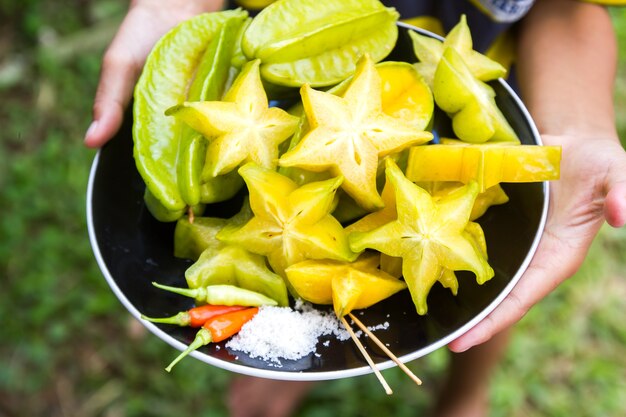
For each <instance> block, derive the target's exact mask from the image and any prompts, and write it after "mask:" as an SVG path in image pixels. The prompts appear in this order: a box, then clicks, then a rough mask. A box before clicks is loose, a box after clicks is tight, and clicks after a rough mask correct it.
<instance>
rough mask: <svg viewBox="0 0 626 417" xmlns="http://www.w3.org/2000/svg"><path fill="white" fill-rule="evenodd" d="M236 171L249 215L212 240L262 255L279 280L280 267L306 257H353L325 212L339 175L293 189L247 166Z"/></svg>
mask: <svg viewBox="0 0 626 417" xmlns="http://www.w3.org/2000/svg"><path fill="white" fill-rule="evenodd" d="M239 173H240V175H241V176H242V177H243V179H244V181H245V182H246V184H247V186H248V190H249V196H250V207H251V209H252V212H253V213H254V215H253V217H252V218H251V219H250V220H249V221H248V222H247V223H245V224H244V225H243V226H241V227H238V226H235V227H225V228H224V229H222V230H221V231H220V232H219V233H218V234H217V239H219V240H221V241H223V242H226V243H229V244H234V245H240V246H241V247H243V248H245V249H246V250H248V251H250V252H253V253H258V254H260V255H264V256H267V258H268V261H269V264H270V266H271V267H272V269H273V270H274V271H275V272H276V273H278V274H279V275H281V276H283V277H284V270H285V268H287V267H288V266H290V265H293V264H294V263H297V262H301V261H304V260H306V259H335V260H340V261H353V260H354V259H355V258H356V257H357V255H356V254H355V253H354V252H352V251H351V250H350V247H349V245H348V240H347V236H346V234H345V231H344V229H343V226H342V225H341V224H340V223H339V222H338V221H337V220H336V219H335V218H334V217H333V216H332V215H331V214H330V212H331V211H332V209H333V208H334V198H335V193H336V191H337V189H338V188H339V186H340V185H341V181H342V178H341V177H336V178H331V179H329V180H325V181H317V182H312V183H308V184H305V185H302V186H300V187H298V186H297V184H296V183H295V182H293V181H292V180H291V179H289V178H287V177H285V176H284V175H281V174H279V173H278V172H275V171H272V170H269V169H267V168H262V167H260V166H258V165H256V164H253V163H248V164H246V165H244V166H243V167H241V168H240V169H239Z"/></svg>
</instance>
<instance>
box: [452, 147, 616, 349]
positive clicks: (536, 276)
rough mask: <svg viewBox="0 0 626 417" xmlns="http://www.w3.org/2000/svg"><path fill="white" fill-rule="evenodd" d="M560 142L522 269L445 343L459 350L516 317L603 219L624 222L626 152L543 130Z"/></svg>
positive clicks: (556, 279)
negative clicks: (541, 218)
mask: <svg viewBox="0 0 626 417" xmlns="http://www.w3.org/2000/svg"><path fill="white" fill-rule="evenodd" d="M543 141H544V143H546V144H550V145H561V146H562V149H563V154H562V161H561V179H560V180H558V181H553V182H551V183H550V203H549V204H550V207H549V213H548V218H547V222H546V227H545V231H544V234H543V236H542V238H541V241H540V243H539V247H538V249H537V252H536V254H535V256H534V257H533V259H532V261H531V263H530V265H529V267H528V269H527V270H526V272H525V273H524V275H523V276H522V277H521V278H520V280H519V282H518V283H517V285H516V286H515V287H514V288H513V290H512V291H511V293H510V294H509V295H508V296H507V297H506V298H505V299H504V300H503V302H502V303H501V304H500V305H499V306H498V307H497V308H496V309H495V310H494V311H493V312H492V313H491V314H489V315H488V316H487V317H486V318H485V319H484V320H483V321H481V322H480V323H478V325H476V326H475V327H474V328H472V329H471V330H469V331H468V332H467V333H465V334H464V335H463V336H461V337H459V338H458V339H456V340H454V341H453V342H452V343H450V344H449V345H448V347H449V349H450V350H452V351H454V352H462V351H465V350H467V349H469V348H470V347H472V346H475V345H478V344H480V343H483V342H485V341H487V340H489V339H490V338H491V337H492V336H493V335H495V334H496V333H498V332H500V331H502V330H504V329H506V328H508V327H510V326H511V325H512V324H514V323H515V322H517V321H518V320H520V319H521V318H522V317H523V316H524V315H525V314H526V312H527V311H528V310H529V309H530V308H531V307H532V306H533V305H534V304H536V303H537V302H538V301H539V300H541V299H542V298H544V297H545V296H546V295H547V294H548V293H550V292H551V291H552V290H553V289H554V288H556V287H557V286H558V285H559V284H560V283H561V282H563V281H564V280H566V279H567V278H569V277H570V276H572V275H573V274H574V273H575V272H576V271H577V270H578V268H579V267H580V265H581V263H582V262H583V260H584V258H585V256H586V254H587V250H588V249H589V246H590V245H591V242H592V240H593V239H594V237H595V236H596V233H597V232H598V231H599V229H600V227H601V226H602V224H603V223H604V221H605V220H606V222H607V223H608V224H610V225H611V226H613V227H622V226H624V224H626V152H624V149H623V148H622V146H621V145H620V143H619V142H618V141H617V140H616V139H614V138H606V139H600V138H582V137H579V138H572V137H559V136H544V137H543Z"/></svg>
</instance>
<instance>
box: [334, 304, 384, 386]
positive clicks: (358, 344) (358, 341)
mask: <svg viewBox="0 0 626 417" xmlns="http://www.w3.org/2000/svg"><path fill="white" fill-rule="evenodd" d="M339 318H340V319H341V322H342V323H343V325H344V327H345V328H346V330H347V331H348V333H350V336H351V337H352V340H353V341H354V343H355V344H356V346H357V347H358V348H359V350H360V351H361V354H362V355H363V357H364V358H365V360H366V361H367V363H368V364H369V366H370V368H372V371H374V374H376V377H377V378H378V380H379V381H380V383H381V385H382V386H383V388H384V389H385V392H386V393H387V395H391V394H393V391H392V390H391V387H390V386H389V384H387V381H385V378H384V377H383V375H382V374H381V373H380V371H379V370H378V367H377V366H376V364H375V363H374V361H373V360H372V358H371V357H370V355H369V354H368V353H367V351H366V350H365V347H363V345H362V344H361V341H360V340H359V338H358V337H356V334H354V330H352V327H350V325H349V324H348V322H347V321H346V319H345V318H344V317H343V316H342V317H339Z"/></svg>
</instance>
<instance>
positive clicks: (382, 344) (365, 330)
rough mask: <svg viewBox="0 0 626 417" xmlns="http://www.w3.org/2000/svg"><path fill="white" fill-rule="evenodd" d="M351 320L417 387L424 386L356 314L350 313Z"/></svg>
mask: <svg viewBox="0 0 626 417" xmlns="http://www.w3.org/2000/svg"><path fill="white" fill-rule="evenodd" d="M348 314H349V316H350V318H351V319H352V320H353V321H354V322H355V323H356V324H357V326H359V327H360V328H361V330H363V331H364V332H365V333H366V334H367V335H368V336H369V337H370V339H372V340H373V341H374V343H376V344H377V345H378V347H379V348H381V349H382V351H383V352H385V354H386V355H387V356H389V358H390V359H391V360H392V361H394V362H395V363H396V365H398V367H399V368H400V369H402V370H403V371H404V373H405V374H407V375H408V376H409V377H410V378H411V379H412V380H413V381H414V382H415V383H416V384H417V385H422V380H421V379H419V378H418V377H417V376H416V375H415V374H414V373H413V372H412V371H411V370H410V369H409V368H407V366H406V365H405V364H403V363H402V362H401V361H400V359H398V357H397V356H396V355H394V354H393V352H391V351H390V350H389V349H388V348H387V346H385V344H384V343H383V342H381V340H380V339H379V338H378V337H376V335H374V333H372V332H371V331H370V330H369V329H368V328H367V326H365V325H364V324H363V323H362V322H361V320H359V319H357V318H356V317H355V316H354V314H352V313H348Z"/></svg>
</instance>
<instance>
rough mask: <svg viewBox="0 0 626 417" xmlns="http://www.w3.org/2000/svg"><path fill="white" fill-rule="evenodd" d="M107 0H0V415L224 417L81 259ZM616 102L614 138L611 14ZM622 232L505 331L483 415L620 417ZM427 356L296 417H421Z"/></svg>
mask: <svg viewBox="0 0 626 417" xmlns="http://www.w3.org/2000/svg"><path fill="white" fill-rule="evenodd" d="M126 4H127V2H126V1H122V0H99V1H94V0H67V1H65V2H51V1H38V0H22V1H20V2H16V1H11V0H0V95H1V97H2V102H1V104H0V190H1V193H0V209H1V210H2V216H0V280H1V281H0V285H2V291H0V416H7V417H12V416H74V417H80V416H107V417H123V416H142V417H143V416H174V415H196V416H226V415H227V414H228V413H227V410H226V408H225V403H224V400H225V392H226V386H227V383H228V381H229V379H230V377H231V375H230V374H229V373H227V372H225V371H221V370H219V369H214V368H211V367H209V366H204V365H203V366H198V362H196V361H195V360H192V359H190V360H188V361H183V362H182V363H181V364H179V365H178V367H177V369H176V372H173V373H172V374H167V373H166V372H164V371H163V366H164V365H166V364H167V363H168V362H169V360H170V359H171V358H173V356H174V354H175V353H176V352H174V350H173V349H172V348H170V347H169V346H167V345H166V344H165V343H164V342H161V341H160V340H159V339H157V338H156V337H154V336H152V335H150V334H146V332H145V331H144V330H143V327H142V326H141V325H140V324H138V323H137V322H136V321H135V320H134V319H131V318H130V315H129V314H127V312H126V311H125V309H124V307H123V306H122V305H121V304H120V303H119V302H118V300H117V299H116V298H115V296H114V295H113V293H112V292H111V291H110V290H109V288H108V286H107V284H106V282H105V280H104V279H103V278H102V277H101V274H100V272H99V270H98V268H97V265H96V263H95V260H94V258H93V256H92V252H91V248H90V246H89V241H88V237H87V230H86V224H85V192H86V186H87V179H88V175H89V168H90V164H91V161H92V159H93V157H94V155H95V151H93V150H88V149H86V148H84V147H83V146H82V138H83V134H84V131H85V129H86V128H87V126H88V124H89V122H90V117H91V105H92V100H93V96H94V93H95V88H96V83H97V79H98V72H99V66H100V59H101V57H102V53H103V51H104V48H105V47H106V45H107V44H108V42H109V41H110V39H111V37H112V36H113V34H114V32H115V29H116V28H117V26H118V25H119V23H120V20H121V18H122V17H123V15H124V13H125V11H126ZM612 13H613V17H614V21H615V25H616V29H617V32H618V36H619V42H620V53H621V55H620V69H619V71H620V74H619V77H618V81H617V84H616V90H615V100H616V105H617V115H618V124H619V129H620V132H621V137H622V138H626V10H623V9H615V10H613V11H612ZM625 267H626V229H621V230H614V229H610V228H608V227H607V228H604V229H603V230H602V232H601V233H600V235H599V236H598V238H597V239H596V241H595V243H594V245H593V247H592V249H591V252H590V254H589V257H588V259H587V260H586V262H585V264H584V266H583V268H582V269H581V270H580V272H579V273H578V274H577V275H576V277H574V278H572V279H571V280H569V281H568V282H566V283H565V284H564V285H562V286H560V287H559V288H558V289H557V290H556V291H555V292H554V293H552V294H551V295H550V296H549V297H548V298H546V299H545V300H544V301H543V302H542V303H541V304H539V305H538V306H537V307H535V308H534V309H533V310H532V311H531V312H530V313H529V314H528V315H527V316H526V317H525V318H524V320H523V321H522V322H521V323H520V324H519V325H518V327H517V331H516V332H515V334H514V337H513V340H512V345H511V348H510V349H509V351H508V354H507V356H506V359H505V361H504V363H503V364H502V367H501V368H500V369H499V370H498V372H497V374H496V376H495V379H494V383H493V389H492V400H493V404H494V408H493V411H492V415H493V416H508V417H511V416H568V417H572V416H615V417H618V416H625V415H626V325H624V317H626V301H625V300H626V268H625ZM446 360H447V355H446V353H445V351H444V350H443V349H442V350H440V351H437V352H435V353H434V354H432V355H429V356H428V357H426V358H423V359H419V360H416V361H414V362H412V363H411V364H410V366H411V367H412V368H413V369H414V371H415V372H416V373H417V374H418V375H420V376H421V377H422V379H423V380H424V381H425V384H424V385H423V387H422V388H419V389H418V388H416V387H415V386H414V385H412V384H411V383H409V381H408V379H407V378H406V376H404V374H402V373H401V372H399V371H397V370H396V369H392V370H388V371H385V372H384V374H385V376H386V378H387V379H388V380H389V382H390V384H391V385H392V386H393V387H394V389H395V394H394V395H393V396H392V397H387V396H386V395H385V394H384V393H383V391H382V389H381V388H380V386H379V385H378V382H377V380H376V378H375V377H374V376H373V375H370V376H365V377H359V378H353V379H348V380H340V381H330V382H326V383H323V384H319V385H318V386H317V387H316V388H315V389H314V390H313V392H312V393H311V395H310V396H309V398H308V399H307V401H306V403H305V404H304V406H303V409H302V410H301V412H300V413H299V414H298V415H299V416H307V417H322V416H336V415H342V416H346V417H349V416H365V415H394V416H398V417H400V416H409V415H411V416H414V415H423V414H424V411H425V410H426V408H427V407H428V404H429V399H430V398H431V397H432V395H433V392H434V390H435V389H436V386H437V383H438V381H439V380H440V378H441V376H442V372H443V370H444V368H445V365H446Z"/></svg>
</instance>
